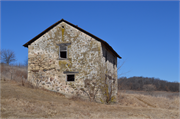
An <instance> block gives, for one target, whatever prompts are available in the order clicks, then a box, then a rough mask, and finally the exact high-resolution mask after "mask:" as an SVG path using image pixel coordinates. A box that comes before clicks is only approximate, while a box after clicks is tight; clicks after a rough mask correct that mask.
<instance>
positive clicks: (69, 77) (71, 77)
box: [67, 74, 75, 81]
mask: <svg viewBox="0 0 180 119" xmlns="http://www.w3.org/2000/svg"><path fill="white" fill-rule="evenodd" d="M74 77H75V76H74V74H69V75H67V81H74Z"/></svg>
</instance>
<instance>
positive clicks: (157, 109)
mask: <svg viewBox="0 0 180 119" xmlns="http://www.w3.org/2000/svg"><path fill="white" fill-rule="evenodd" d="M1 117H2V118H98V119H99V118H111V119H114V118H118V119H119V118H123V119H124V118H127V119H136V118H137V119H139V118H150V119H157V118H163V119H164V118H166V119H170V118H174V119H177V118H179V98H178V97H176V98H173V99H168V98H164V97H159V98H157V97H152V96H145V95H140V94H127V93H120V94H119V103H117V104H113V105H105V104H99V103H92V102H88V101H82V100H74V99H68V98H66V97H65V96H63V95H60V94H58V93H55V92H50V91H45V90H42V89H32V88H28V87H24V86H21V85H20V84H18V83H17V82H13V81H1Z"/></svg>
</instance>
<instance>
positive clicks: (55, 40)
mask: <svg viewBox="0 0 180 119" xmlns="http://www.w3.org/2000/svg"><path fill="white" fill-rule="evenodd" d="M23 46H24V47H27V48H28V81H30V82H31V83H32V84H33V85H36V86H39V87H43V88H46V89H48V90H51V91H57V92H60V93H63V94H67V95H72V94H76V93H77V91H79V94H80V95H84V96H85V95H86V94H85V93H84V92H83V91H80V89H81V88H84V89H85V90H86V88H87V87H86V86H85V85H86V82H85V80H86V79H89V80H90V81H92V82H90V83H91V84H92V85H93V84H94V85H95V84H96V82H99V81H100V80H105V78H107V79H108V80H109V82H110V83H111V84H112V86H113V88H112V87H109V90H111V89H110V88H112V93H113V95H114V96H117V90H118V89H117V58H121V57H120V56H119V55H118V54H117V53H116V52H115V51H114V50H113V48H112V47H111V46H110V45H109V44H108V43H107V42H105V41H103V40H102V39H100V38H98V37H96V36H94V35H93V34H91V33H89V32H87V31H85V30H83V29H81V28H80V27H78V26H77V25H74V24H72V23H70V22H68V21H66V20H64V19H61V20H60V21H58V22H56V23H55V24H53V25H52V26H50V27H48V28H47V29H46V30H44V31H43V32H41V33H40V34H39V35H37V36H36V37H34V38H33V39H31V40H30V41H28V42H27V43H25V44H24V45H23ZM72 84H73V85H74V86H75V87H76V88H73V87H72ZM100 84H102V82H100ZM97 86H100V85H97ZM96 89H98V87H96ZM87 92H88V89H87ZM97 95H98V96H102V93H101V91H100V90H98V91H97Z"/></svg>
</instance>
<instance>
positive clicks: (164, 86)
mask: <svg viewBox="0 0 180 119" xmlns="http://www.w3.org/2000/svg"><path fill="white" fill-rule="evenodd" d="M148 84H152V85H153V86H154V87H155V89H154V90H156V91H171V92H179V83H178V82H168V81H164V80H160V79H157V78H148V77H130V78H126V77H121V78H119V79H118V89H119V90H138V91H142V90H145V86H147V85H148Z"/></svg>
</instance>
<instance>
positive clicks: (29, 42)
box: [23, 19, 121, 59]
mask: <svg viewBox="0 0 180 119" xmlns="http://www.w3.org/2000/svg"><path fill="white" fill-rule="evenodd" d="M61 22H65V23H67V24H69V25H71V26H73V27H75V28H76V29H78V30H80V31H82V32H84V33H86V34H87V35H89V36H91V37H93V38H94V39H96V40H97V41H100V42H101V43H102V44H104V45H105V46H106V47H107V48H108V49H109V50H110V51H111V52H113V53H114V54H115V55H116V56H117V57H119V58H120V59H121V57H120V56H119V55H118V54H117V53H116V51H114V49H113V48H112V47H111V46H110V45H109V44H108V43H107V42H106V41H104V40H102V39H100V38H98V37H97V36H95V35H93V34H91V33H89V32H87V31H85V30H84V29H82V28H80V27H78V26H77V25H74V24H72V23H70V22H68V21H66V20H64V19H61V20H59V21H58V22H56V23H54V24H53V25H51V26H50V27H48V28H47V29H45V30H44V31H43V32H41V33H40V34H39V35H37V36H35V37H34V38H33V39H31V40H30V41H28V42H27V43H25V44H24V45H23V46H24V47H28V45H30V44H31V43H32V42H34V41H35V40H37V39H38V38H40V37H41V36H42V35H44V34H45V33H46V32H48V31H50V30H51V29H52V28H54V27H55V26H56V25H58V24H59V23H61Z"/></svg>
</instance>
